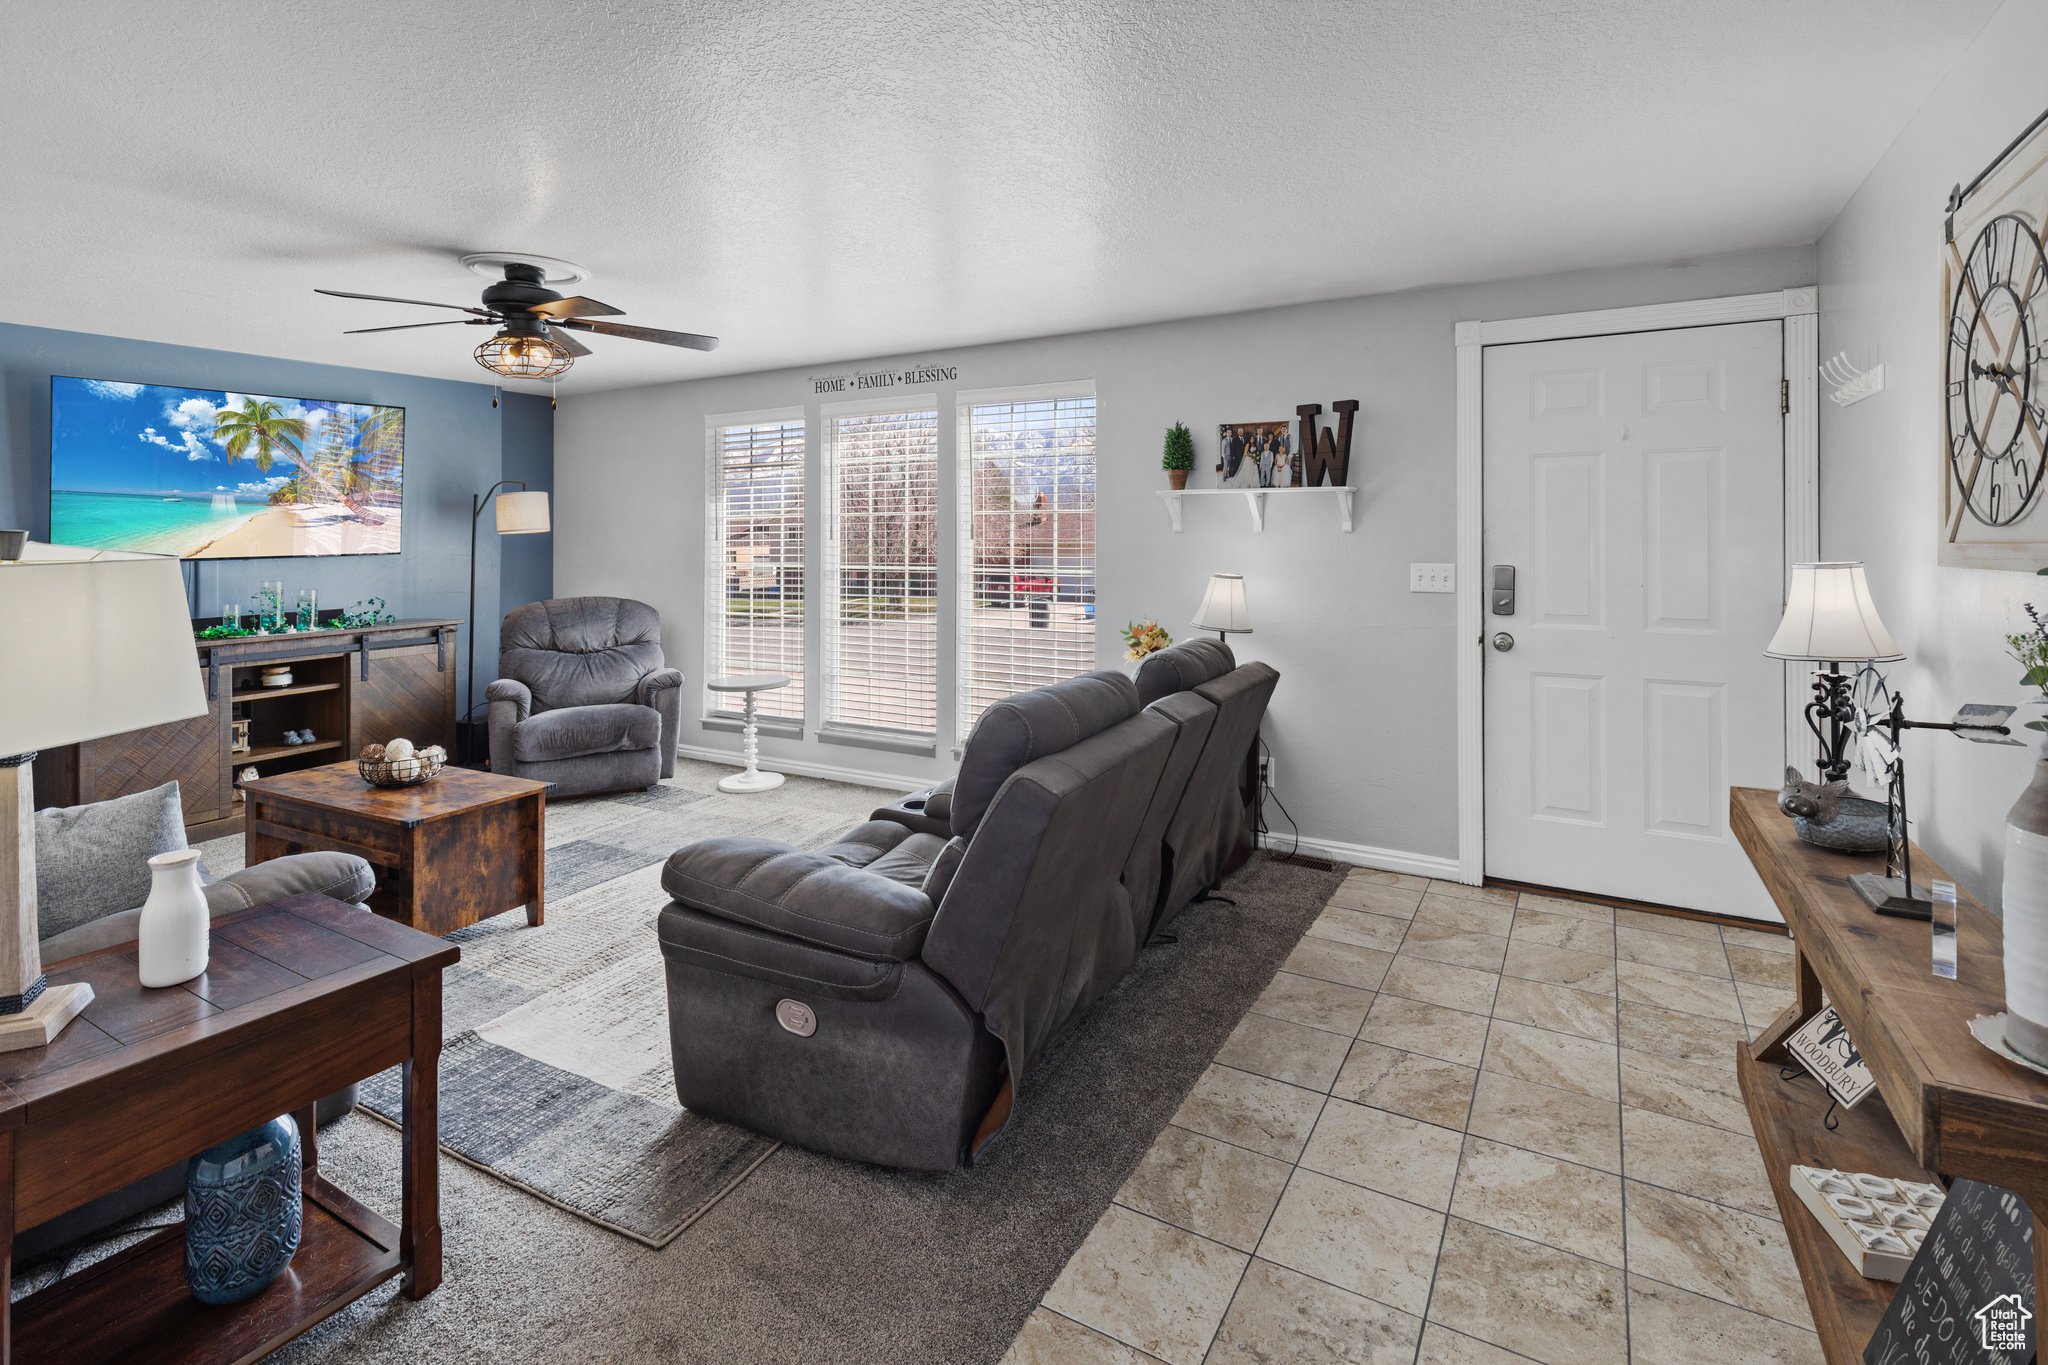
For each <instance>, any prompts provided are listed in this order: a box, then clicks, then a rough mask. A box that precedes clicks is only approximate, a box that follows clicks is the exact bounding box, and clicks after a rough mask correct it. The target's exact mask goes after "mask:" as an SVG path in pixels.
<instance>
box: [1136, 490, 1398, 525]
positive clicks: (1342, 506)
mask: <svg viewBox="0 0 2048 1365" xmlns="http://www.w3.org/2000/svg"><path fill="white" fill-rule="evenodd" d="M1156 491H1157V492H1158V494H1159V496H1160V497H1161V498H1163V499H1165V501H1166V515H1167V517H1168V518H1169V519H1170V520H1171V521H1172V522H1173V529H1174V530H1175V531H1179V530H1180V529H1181V526H1180V502H1181V499H1182V498H1233V497H1235V498H1243V499H1244V501H1245V505H1246V506H1247V507H1249V508H1251V510H1252V529H1253V530H1254V531H1263V530H1265V529H1266V499H1267V498H1269V497H1273V498H1283V497H1284V498H1302V497H1314V496H1316V495H1317V494H1328V495H1331V496H1333V497H1335V498H1336V500H1337V517H1338V520H1339V521H1340V523H1341V524H1342V525H1343V528H1344V529H1345V530H1346V531H1349V530H1350V529H1351V495H1352V494H1353V493H1356V492H1357V491H1358V490H1357V489H1356V488H1353V487H1351V486H1350V485H1349V484H1346V485H1344V486H1343V487H1341V488H1333V487H1330V486H1329V485H1327V484H1325V485H1323V486H1322V487H1319V488H1178V489H1176V488H1161V489H1158V490H1156Z"/></svg>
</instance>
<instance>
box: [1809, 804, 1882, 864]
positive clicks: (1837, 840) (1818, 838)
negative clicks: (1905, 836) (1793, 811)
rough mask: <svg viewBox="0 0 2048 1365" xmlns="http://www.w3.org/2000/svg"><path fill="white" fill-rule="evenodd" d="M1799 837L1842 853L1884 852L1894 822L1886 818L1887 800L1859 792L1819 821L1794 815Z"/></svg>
mask: <svg viewBox="0 0 2048 1365" xmlns="http://www.w3.org/2000/svg"><path fill="white" fill-rule="evenodd" d="M1792 824H1793V826H1794V828H1796V829H1797V830H1798V831H1799V837H1800V838H1802V839H1804V840H1805V841H1806V842H1807V843H1809V844H1817V845H1819V846H1820V847H1822V848H1832V849H1835V850H1836V851H1838V852H1841V853H1882V852H1884V851H1885V849H1886V848H1888V847H1890V846H1891V841H1892V840H1891V826H1890V825H1889V824H1888V823H1886V821H1885V804H1884V802H1882V801H1869V800H1866V799H1864V798H1863V797H1860V796H1845V797H1843V798H1842V802H1841V807H1840V809H1839V810H1837V811H1836V813H1835V818H1834V819H1832V820H1830V821H1828V822H1827V823H1826V824H1825V825H1816V824H1814V823H1813V822H1812V821H1811V820H1808V819H1807V818H1806V817H1805V816H1803V815H1795V816H1793V817H1792Z"/></svg>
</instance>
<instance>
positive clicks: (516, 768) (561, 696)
mask: <svg viewBox="0 0 2048 1365" xmlns="http://www.w3.org/2000/svg"><path fill="white" fill-rule="evenodd" d="M498 642H499V648H498V672H499V674H500V675H501V676H500V677H499V678H498V679H497V681H495V682H493V683H492V684H491V685H490V686H489V687H487V688H485V689H484V698H485V700H487V701H488V702H489V703H490V708H491V710H490V731H491V771H492V772H494V773H504V774H506V775H508V776H511V777H530V778H534V779H536V780H538V781H542V782H552V783H554V784H555V791H554V795H555V796H556V797H557V798H559V797H564V796H583V795H588V794H590V793H593V792H613V791H636V790H639V789H640V788H643V787H651V786H653V785H654V784H655V783H656V782H657V781H659V780H660V779H662V778H664V777H674V776H675V773H676V742H677V739H678V738H679V737H680V735H681V728H680V727H681V721H682V686H683V675H682V674H681V673H679V672H678V671H676V670H675V669H673V668H667V667H664V666H663V662H662V656H661V614H660V613H659V612H657V611H655V609H654V608H653V607H650V606H648V605H647V604H646V603H645V602H635V601H633V600H632V599H630V598H625V597H563V598H557V599H555V600H553V601H549V602H529V603H528V604H527V605H525V606H523V607H515V608H513V609H512V610H511V611H509V612H507V613H506V614H505V623H504V625H503V626H502V627H501V628H500V630H499V634H498Z"/></svg>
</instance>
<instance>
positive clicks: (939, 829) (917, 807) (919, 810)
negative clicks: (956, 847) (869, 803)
mask: <svg viewBox="0 0 2048 1365" xmlns="http://www.w3.org/2000/svg"><path fill="white" fill-rule="evenodd" d="M953 781H954V779H953V778H950V777H949V778H947V779H946V780H945V781H944V782H939V783H936V784H934V785H932V786H929V787H926V788H925V789H924V790H923V791H914V792H910V793H908V794H906V795H903V796H899V797H897V798H896V799H895V800H894V801H891V802H890V803H889V804H888V805H886V806H877V807H875V809H874V810H873V811H871V812H870V813H869V814H868V819H870V820H894V821H895V822H896V823H897V824H899V825H905V826H908V827H909V828H911V829H913V830H916V831H917V832H918V833H919V834H936V835H938V836H939V837H940V838H941V839H946V838H951V837H952V834H953Z"/></svg>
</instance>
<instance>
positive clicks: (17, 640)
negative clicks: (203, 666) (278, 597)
mask: <svg viewBox="0 0 2048 1365" xmlns="http://www.w3.org/2000/svg"><path fill="white" fill-rule="evenodd" d="M0 548H4V549H5V550H7V551H13V550H14V546H12V545H11V544H10V545H5V546H4V547H0ZM19 556H20V557H19V558H14V559H0V640H6V641H9V642H10V643H12V644H13V645H14V646H15V647H16V648H17V649H18V650H28V649H33V650H34V652H35V662H34V665H33V666H32V667H28V668H18V669H14V670H10V673H9V676H8V679H7V682H6V684H5V689H4V704H0V755H4V757H0V1052H10V1051H14V1050H16V1049H19V1048H27V1047H42V1046H44V1045H45V1044H47V1043H49V1042H50V1041H51V1040H52V1039H54V1038H55V1037H56V1036H57V1034H58V1033H59V1032H61V1031H62V1029H63V1028H64V1026H65V1025H66V1024H67V1023H69V1022H70V1021H71V1020H72V1019H73V1018H75V1017H76V1016H77V1014H78V1012H79V1011H80V1010H82V1009H84V1008H85V1007H86V1006H87V1005H89V1004H91V1003H92V987H90V986H87V985H84V984H83V983H79V984H74V985H67V986H48V984H47V981H46V979H45V977H44V976H43V965H42V954H41V951H40V949H39V947H38V937H39V935H38V932H37V925H36V853H35V785H34V781H33V778H32V765H33V763H34V761H35V756H36V751H37V750H39V749H51V748H56V747H58V746H59V745H65V744H76V743H78V742H80V741H82V740H88V739H98V738H100V737H101V736H103V735H116V734H122V733H124V732H126V731H129V730H141V729H146V728H148V727H149V726H153V725H166V724H170V723H172V722H175V721H182V720H190V719H191V718H192V717H194V716H203V715H205V714H206V709H207V704H206V691H205V688H204V687H203V686H202V685H201V683H200V680H199V658H198V654H197V653H196V652H195V649H194V646H193V643H192V622H191V618H190V617H189V615H188V614H187V610H186V605H185V579H184V575H183V573H182V572H181V571H180V566H179V564H178V561H177V560H176V559H173V558H170V557H168V556H164V555H143V554H129V553H125V552H123V551H119V550H91V549H79V548H75V547H72V546H66V545H41V544H36V543H34V542H29V543H27V544H26V545H25V546H23V547H22V548H21V549H20V551H19Z"/></svg>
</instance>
